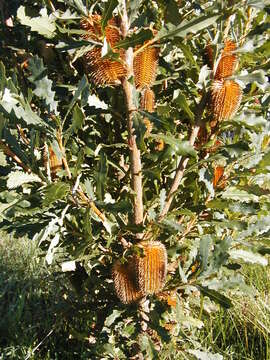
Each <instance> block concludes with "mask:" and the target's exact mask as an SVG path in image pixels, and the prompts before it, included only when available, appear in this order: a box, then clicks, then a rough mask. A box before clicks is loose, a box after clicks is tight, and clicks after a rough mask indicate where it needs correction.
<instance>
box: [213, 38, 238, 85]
mask: <svg viewBox="0 0 270 360" xmlns="http://www.w3.org/2000/svg"><path fill="white" fill-rule="evenodd" d="M234 50H236V44H235V42H233V41H231V40H226V41H225V44H224V49H223V51H222V53H221V58H220V60H219V62H218V64H217V68H216V71H215V76H214V78H215V80H222V79H224V78H226V77H229V76H232V75H233V73H234V71H235V69H236V67H237V56H236V55H235V54H234V53H233V51H234Z"/></svg>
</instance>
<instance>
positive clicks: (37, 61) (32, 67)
mask: <svg viewBox="0 0 270 360" xmlns="http://www.w3.org/2000/svg"><path fill="white" fill-rule="evenodd" d="M28 69H29V71H30V72H31V75H30V76H29V77H28V80H29V81H31V82H32V83H33V84H35V83H36V81H38V80H41V79H42V78H43V77H44V76H45V75H46V68H45V66H44V64H43V60H42V59H41V58H39V57H38V56H37V55H35V56H33V57H31V59H30V60H29V61H28Z"/></svg>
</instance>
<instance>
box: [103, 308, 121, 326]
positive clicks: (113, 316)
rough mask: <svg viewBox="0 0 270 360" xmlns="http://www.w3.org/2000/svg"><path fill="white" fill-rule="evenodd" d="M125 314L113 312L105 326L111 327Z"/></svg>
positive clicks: (119, 311)
mask: <svg viewBox="0 0 270 360" xmlns="http://www.w3.org/2000/svg"><path fill="white" fill-rule="evenodd" d="M123 312H124V310H116V309H115V310H113V312H112V313H111V315H109V316H108V317H107V318H106V320H105V323H104V325H105V326H107V327H110V326H111V325H112V324H113V323H114V322H115V320H116V319H117V318H119V317H120V316H121V314H122V313H123Z"/></svg>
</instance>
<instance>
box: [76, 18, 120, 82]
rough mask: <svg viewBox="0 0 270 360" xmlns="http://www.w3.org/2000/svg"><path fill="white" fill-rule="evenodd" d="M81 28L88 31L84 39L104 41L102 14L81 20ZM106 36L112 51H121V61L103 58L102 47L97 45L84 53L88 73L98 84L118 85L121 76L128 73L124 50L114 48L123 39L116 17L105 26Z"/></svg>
mask: <svg viewBox="0 0 270 360" xmlns="http://www.w3.org/2000/svg"><path fill="white" fill-rule="evenodd" d="M81 28H82V29H83V30H85V31H87V32H88V33H87V34H85V35H83V38H84V39H86V40H87V39H92V40H95V41H102V31H101V16H100V15H92V16H89V17H88V18H84V19H83V20H82V21H81ZM105 38H106V41H107V43H108V44H109V46H110V47H111V48H112V51H113V52H115V53H119V55H120V58H119V61H115V60H111V59H109V58H108V59H106V58H105V59H103V58H102V54H101V47H98V46H95V47H93V49H92V50H90V51H88V52H87V53H86V54H85V55H84V65H85V71H86V73H87V74H88V75H89V76H90V77H91V79H92V80H93V81H94V82H95V83H96V84H97V85H117V84H120V82H121V78H122V77H124V76H125V75H126V68H125V65H124V64H123V62H122V60H121V59H122V58H123V50H116V49H114V46H115V44H116V43H117V42H118V41H119V40H120V39H121V34H120V29H119V24H118V22H117V19H116V18H112V19H110V20H109V21H108V25H107V26H106V28H105Z"/></svg>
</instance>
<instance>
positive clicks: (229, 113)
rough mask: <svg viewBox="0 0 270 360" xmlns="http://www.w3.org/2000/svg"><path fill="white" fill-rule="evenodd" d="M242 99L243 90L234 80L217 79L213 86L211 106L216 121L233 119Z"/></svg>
mask: <svg viewBox="0 0 270 360" xmlns="http://www.w3.org/2000/svg"><path fill="white" fill-rule="evenodd" d="M241 99H242V90H241V87H240V86H239V84H238V83H236V82H235V81H233V80H215V81H214V82H213V84H212V88H211V107H212V114H213V117H214V122H215V123H216V122H219V121H222V120H229V119H231V118H232V117H233V116H234V115H235V114H236V112H237V110H238V108H239V106H240V103H241Z"/></svg>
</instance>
